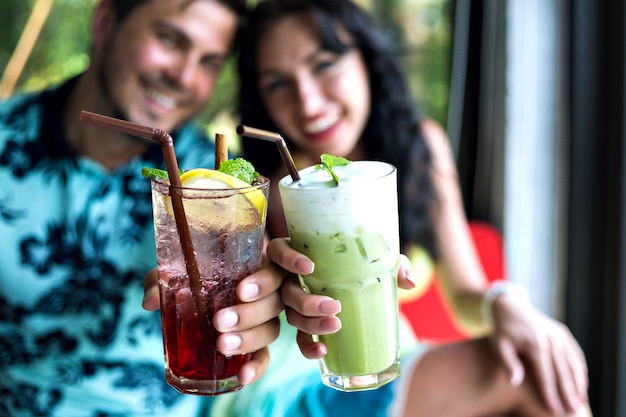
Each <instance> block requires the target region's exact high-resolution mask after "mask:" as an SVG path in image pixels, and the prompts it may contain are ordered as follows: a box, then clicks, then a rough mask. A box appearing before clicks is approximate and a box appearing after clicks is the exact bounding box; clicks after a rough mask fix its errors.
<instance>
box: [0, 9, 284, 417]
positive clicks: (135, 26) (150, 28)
mask: <svg viewBox="0 0 626 417" xmlns="http://www.w3.org/2000/svg"><path fill="white" fill-rule="evenodd" d="M243 4H244V1H243V0H241V1H226V0H224V1H222V0H126V1H124V0H102V1H101V2H100V3H99V4H98V5H97V6H96V9H95V11H94V14H93V19H92V27H91V32H92V50H91V63H90V65H89V67H88V69H87V70H86V71H85V72H84V73H83V74H81V75H79V76H78V77H76V78H73V79H71V80H68V81H67V82H65V83H64V84H62V85H61V86H59V87H58V88H53V89H50V90H47V91H43V92H40V93H37V94H28V95H21V96H16V97H13V98H11V99H9V100H8V101H7V102H5V103H3V104H2V105H0V182H1V183H2V186H1V187H0V236H2V238H1V239H0V253H1V254H2V257H3V261H2V262H1V263H0V415H2V416H63V417H69V416H139V415H141V416H147V415H159V416H169V415H180V416H183V415H184V416H195V415H198V414H199V412H200V410H201V408H202V407H203V406H204V405H205V404H203V403H202V398H201V397H196V396H190V395H186V396H184V395H180V394H178V393H177V392H176V391H174V390H173V389H172V388H170V387H169V386H168V385H167V384H166V383H165V381H164V375H163V351H162V341H161V333H160V323H159V318H158V314H156V313H154V312H151V313H149V312H147V311H145V310H143V309H142V308H141V300H142V297H143V286H142V284H143V276H144V274H145V273H146V272H147V271H148V270H150V269H151V268H153V267H154V265H155V260H156V255H155V249H154V237H153V233H154V232H153V229H152V224H151V216H152V214H151V205H150V196H149V181H148V180H146V179H144V178H141V175H140V169H141V168H142V167H143V166H161V167H163V157H162V154H161V150H160V148H159V147H158V145H157V146H155V145H154V144H151V143H147V142H146V141H143V140H141V139H137V138H134V137H130V136H126V135H124V134H120V133H117V132H115V131H112V130H107V129H100V128H95V127H92V126H88V125H84V124H81V123H80V122H79V115H80V112H81V111H82V110H87V111H91V112H95V113H100V114H105V115H109V116H114V117H118V118H121V119H126V120H130V121H133V122H136V123H139V124H142V125H146V126H150V127H155V128H160V129H163V130H165V131H168V132H170V133H171V134H172V137H173V138H174V140H175V141H176V152H177V155H178V158H179V165H180V167H181V168H193V167H207V166H208V167H210V165H212V163H213V162H212V161H213V158H214V157H213V151H214V149H213V146H212V145H211V144H210V142H209V141H207V140H205V138H204V137H203V136H202V135H201V134H200V133H199V132H198V131H197V130H196V129H195V128H194V127H193V126H192V125H191V124H190V123H189V121H190V120H191V119H192V118H193V117H194V116H195V115H196V114H197V113H198V112H199V110H200V109H201V108H202V107H203V106H204V105H205V104H206V103H207V101H208V100H209V98H210V96H211V93H212V91H213V88H214V86H215V82H216V80H217V77H218V75H219V73H220V71H221V69H222V66H223V65H224V63H225V61H226V59H227V57H228V54H229V51H230V48H231V45H232V43H233V40H234V38H235V33H236V30H237V25H238V23H237V22H238V13H239V12H241V11H242V9H243ZM264 265H265V267H264V269H263V270H261V271H259V272H258V273H256V274H253V275H251V276H250V277H248V278H247V279H246V280H245V281H244V282H243V283H242V284H241V285H240V286H239V288H238V295H239V297H240V299H241V300H242V301H243V302H244V303H242V304H240V305H238V306H236V307H233V308H230V309H228V311H227V312H226V313H228V314H226V313H224V314H220V313H222V312H220V313H218V315H217V316H216V321H217V324H216V325H217V326H218V327H219V329H220V330H222V331H224V332H228V331H230V333H225V334H223V335H221V337H220V339H219V341H218V347H219V348H220V349H221V350H222V352H223V353H225V354H237V353H244V352H255V353H254V354H253V360H252V361H251V362H250V363H249V364H247V365H246V366H245V367H244V368H243V369H242V370H241V372H240V374H239V376H240V379H241V380H242V382H243V383H244V384H249V383H252V382H254V381H256V380H257V379H258V378H259V377H260V376H261V375H262V374H263V373H264V371H265V368H266V366H267V363H268V361H269V355H268V350H267V345H268V344H269V343H270V342H272V341H273V340H274V339H275V338H276V337H277V334H278V327H279V324H278V319H277V315H278V313H279V312H280V311H281V310H282V308H283V304H282V302H281V300H280V297H279V296H278V293H277V291H276V290H277V289H278V287H279V286H280V283H281V281H282V276H283V275H284V274H285V273H284V271H281V270H279V268H276V267H273V266H270V263H269V262H268V261H265V263H264ZM150 275H152V276H153V275H154V271H152V272H151V273H150V274H149V276H150ZM150 307H151V306H149V305H148V306H147V308H150ZM153 307H154V306H153ZM233 318H234V319H233Z"/></svg>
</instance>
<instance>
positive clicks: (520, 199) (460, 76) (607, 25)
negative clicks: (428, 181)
mask: <svg viewBox="0 0 626 417" xmlns="http://www.w3.org/2000/svg"><path fill="white" fill-rule="evenodd" d="M94 3H95V0H2V6H0V10H1V11H2V13H0V27H3V28H4V29H3V36H2V37H0V77H1V78H0V98H3V97H7V96H8V95H10V94H13V93H18V92H24V91H30V90H35V89H39V88H43V87H45V86H47V85H50V84H53V83H56V82H59V81H60V80H63V79H65V78H67V77H69V76H72V75H75V74H77V73H79V72H81V71H82V70H83V69H84V68H85V67H86V66H87V65H88V48H89V42H90V40H89V21H90V17H91V9H92V6H93V4H94ZM358 3H360V4H362V5H363V6H364V7H366V8H368V9H370V10H371V11H372V12H373V13H374V15H375V16H376V18H377V19H378V20H379V22H380V23H381V24H382V25H383V26H385V27H386V28H387V29H389V30H390V31H391V33H392V34H393V36H394V37H395V39H396V41H397V44H398V46H399V50H400V51H401V58H402V62H403V63H404V65H405V67H406V71H407V73H408V74H409V77H410V83H411V89H412V92H413V93H414V95H415V98H416V100H417V102H418V103H419V106H420V109H421V111H422V112H423V113H424V114H427V115H429V116H431V117H433V118H434V119H436V120H437V121H439V123H441V124H442V125H443V126H445V127H446V129H447V131H448V134H449V137H450V141H451V144H452V146H453V149H454V151H455V153H456V156H457V163H458V168H459V174H460V179H461V184H462V189H463V197H464V202H465V207H466V211H467V214H468V217H469V218H470V219H474V220H482V221H486V222H489V223H490V224H492V225H494V226H495V227H496V228H497V229H499V230H500V231H501V232H502V234H503V236H504V242H505V251H506V262H507V278H508V279H510V280H513V281H517V282H520V283H522V284H523V285H525V286H526V287H527V288H528V289H529V291H530V294H531V297H532V300H533V302H534V303H535V304H536V305H537V306H539V308H540V309H542V310H543V311H545V312H547V313H549V314H551V315H553V316H555V317H557V318H559V319H560V320H563V321H564V322H566V323H567V324H568V325H569V326H570V328H571V329H572V332H573V333H574V335H575V336H576V337H577V339H578V340H579V341H580V343H581V345H582V346H583V349H584V350H585V353H586V355H587V359H588V362H589V367H590V369H589V376H590V384H591V388H590V395H591V403H592V409H593V411H594V414H595V415H596V416H601V417H605V416H607V417H609V416H614V417H623V416H626V327H625V325H624V318H626V285H625V284H626V270H625V265H624V261H623V260H626V244H625V243H626V242H625V237H626V233H625V232H626V230H625V221H624V220H625V213H626V208H625V207H624V202H623V196H624V195H626V193H625V191H626V189H625V188H626V181H625V180H626V173H625V169H626V163H625V162H626V161H625V159H626V154H625V152H626V150H625V147H624V143H625V131H624V119H625V118H624V116H625V115H624V101H625V99H626V96H625V88H624V74H625V73H624V67H625V65H624V58H625V54H624V47H625V42H624V40H625V38H626V29H625V28H626V25H625V24H624V23H625V10H624V4H623V2H592V1H588V0H359V1H358ZM613 3H615V4H613ZM235 85H236V79H235V78H234V75H233V71H232V70H231V69H230V68H227V70H226V71H225V72H224V74H223V76H222V77H221V79H220V87H219V88H217V89H216V95H215V96H214V99H213V100H212V102H211V105H210V106H209V107H208V108H207V109H206V110H205V112H204V114H203V115H202V117H201V118H200V123H202V124H203V125H205V126H206V128H207V129H210V130H211V131H215V127H219V129H223V128H224V126H228V128H229V129H231V128H232V126H234V124H236V120H234V119H233V117H232V103H233V98H234V94H235V91H236V90H235ZM232 137H235V136H234V134H233V136H232Z"/></svg>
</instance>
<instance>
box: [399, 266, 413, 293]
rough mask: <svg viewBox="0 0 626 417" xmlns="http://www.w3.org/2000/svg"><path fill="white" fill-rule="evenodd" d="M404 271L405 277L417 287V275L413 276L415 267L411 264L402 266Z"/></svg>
mask: <svg viewBox="0 0 626 417" xmlns="http://www.w3.org/2000/svg"><path fill="white" fill-rule="evenodd" d="M402 273H403V274H404V277H405V278H406V279H407V280H408V281H409V282H410V283H411V284H412V287H413V288H415V286H416V283H415V277H414V276H413V268H411V267H410V266H409V267H405V268H402Z"/></svg>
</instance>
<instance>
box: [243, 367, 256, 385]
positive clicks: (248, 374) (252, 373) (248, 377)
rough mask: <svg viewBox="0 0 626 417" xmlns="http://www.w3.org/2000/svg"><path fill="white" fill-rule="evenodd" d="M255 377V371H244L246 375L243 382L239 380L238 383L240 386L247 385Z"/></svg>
mask: <svg viewBox="0 0 626 417" xmlns="http://www.w3.org/2000/svg"><path fill="white" fill-rule="evenodd" d="M255 377H256V370H254V369H249V370H247V371H246V375H245V377H244V379H243V380H240V381H239V382H240V383H241V385H247V384H250V383H252V381H254V378H255Z"/></svg>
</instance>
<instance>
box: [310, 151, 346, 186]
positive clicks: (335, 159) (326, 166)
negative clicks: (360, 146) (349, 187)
mask: <svg viewBox="0 0 626 417" xmlns="http://www.w3.org/2000/svg"><path fill="white" fill-rule="evenodd" d="M320 160H321V161H322V163H321V164H318V165H316V166H315V169H323V170H326V171H328V173H329V174H330V176H331V177H333V180H334V181H335V184H336V185H339V177H338V176H337V174H335V171H333V167H338V166H343V165H348V164H349V163H350V161H349V160H347V159H346V158H342V157H341V156H333V155H329V154H327V153H324V154H322V156H320Z"/></svg>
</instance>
